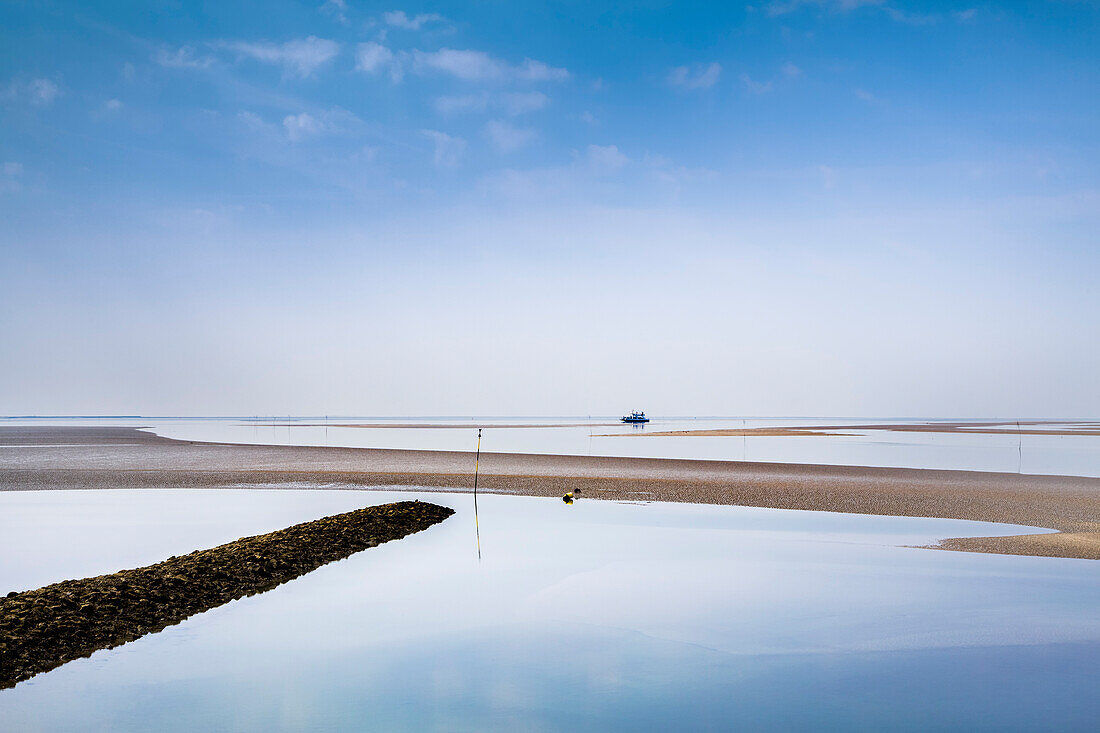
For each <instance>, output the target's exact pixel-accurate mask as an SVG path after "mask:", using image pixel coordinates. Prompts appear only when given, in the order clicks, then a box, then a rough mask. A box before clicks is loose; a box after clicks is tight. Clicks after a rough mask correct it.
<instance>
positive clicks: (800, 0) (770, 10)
mask: <svg viewBox="0 0 1100 733" xmlns="http://www.w3.org/2000/svg"><path fill="white" fill-rule="evenodd" d="M885 1H886V0H774V1H773V2H770V3H768V4H767V5H766V6H765V8H764V9H765V11H766V12H767V14H768V15H773V16H774V15H786V14H788V13H793V12H794V11H796V10H798V9H800V8H803V7H808V6H809V7H819V8H825V9H827V10H831V11H834V12H841V13H843V12H847V11H849V10H856V9H857V8H863V7H875V6H879V5H883V4H884V3H885Z"/></svg>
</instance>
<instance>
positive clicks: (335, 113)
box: [237, 107, 365, 143]
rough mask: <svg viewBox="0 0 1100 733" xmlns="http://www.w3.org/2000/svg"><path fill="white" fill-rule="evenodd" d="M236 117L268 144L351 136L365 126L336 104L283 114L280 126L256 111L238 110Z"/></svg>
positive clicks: (258, 138) (255, 136)
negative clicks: (326, 108) (330, 136)
mask: <svg viewBox="0 0 1100 733" xmlns="http://www.w3.org/2000/svg"><path fill="white" fill-rule="evenodd" d="M237 119H238V120H240V121H241V122H242V123H244V125H245V126H246V127H248V128H249V130H250V132H251V135H252V136H253V137H254V138H255V139H257V140H266V141H267V142H268V143H275V142H287V141H289V142H292V143H297V142H302V141H304V140H307V139H308V138H311V137H317V136H319V135H352V134H355V133H359V132H362V131H363V129H364V128H365V124H364V122H363V121H362V120H361V119H359V118H358V117H356V116H355V115H354V114H352V113H351V112H348V111H347V110H344V109H340V108H339V107H334V108H332V109H328V110H311V111H309V112H299V113H298V114H292V115H286V116H285V117H283V119H282V123H281V125H280V124H278V123H269V122H267V121H266V120H264V119H263V118H262V117H260V116H259V115H258V114H256V113H255V112H238V113H237Z"/></svg>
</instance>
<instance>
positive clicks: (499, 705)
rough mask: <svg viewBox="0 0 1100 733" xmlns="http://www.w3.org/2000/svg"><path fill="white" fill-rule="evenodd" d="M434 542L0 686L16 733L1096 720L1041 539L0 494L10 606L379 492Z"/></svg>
mask: <svg viewBox="0 0 1100 733" xmlns="http://www.w3.org/2000/svg"><path fill="white" fill-rule="evenodd" d="M411 497H418V498H422V499H426V500H430V501H434V502H437V503H441V504H447V505H450V506H453V507H455V508H456V509H457V510H458V513H457V514H456V515H455V516H453V517H451V518H450V519H448V520H447V521H445V522H444V523H442V524H441V525H438V526H436V527H433V528H431V529H429V530H427V531H425V532H422V533H419V534H417V535H414V536H412V537H409V538H406V539H404V540H401V541H400V542H393V543H389V544H386V545H384V546H382V547H379V548H377V549H374V550H370V551H367V552H363V553H360V554H358V555H355V556H353V557H351V558H348V559H346V560H344V561H341V562H338V563H334V564H331V565H328V566H325V567H324V568H321V569H320V570H318V571H315V572H313V573H311V574H309V575H307V576H305V577H303V578H300V579H298V580H296V581H293V582H291V583H288V584H286V585H283V586H280V587H279V588H277V589H275V590H273V591H271V592H268V593H265V594H262V595H259V596H255V597H252V598H246V599H242V600H240V601H235V602H233V603H230V604H228V605H226V606H223V607H221V608H218V609H215V610H213V611H210V612H208V613H205V614H201V615H199V616H196V617H193V618H191V619H189V620H188V621H186V622H184V623H182V624H180V625H178V626H175V627H171V628H169V629H167V630H165V631H164V632H161V633H159V634H154V635H151V636H147V637H144V638H143V639H140V640H138V641H137V642H133V643H131V644H127V645H125V646H123V647H120V648H118V649H115V650H109V651H102V652H97V653H96V654H95V655H93V656H92V657H91V658H89V659H85V660H79V661H77V662H73V663H71V664H68V665H66V666H64V667H61V668H59V669H57V670H54V671H53V672H50V673H48V674H46V675H41V676H39V677H37V678H35V679H34V680H32V681H30V682H27V683H22V684H20V685H19V686H18V687H16V688H15V689H13V690H7V691H3V692H0V729H3V730H13V731H16V730H17V731H22V730H31V731H33V730H51V731H56V730H74V731H75V730H111V731H131V730H132V731H138V730H169V731H177V730H178V731H192V730H265V731H267V730H303V729H323V730H334V731H343V730H349V731H351V730H516V729H522V730H594V731H595V730H669V729H682V730H708V729H709V730H729V729H731V728H748V729H757V730H761V729H762V730H789V729H791V728H803V729H810V728H812V729H817V730H821V729H834V730H836V729H848V730H850V729H865V730H936V729H941V730H949V729H954V730H1029V729H1031V730H1034V729H1040V728H1042V729H1062V730H1095V727H1094V726H1095V722H1096V720H1098V719H1100V699H1098V696H1097V695H1096V694H1095V672H1096V670H1097V668H1098V663H1100V619H1098V616H1097V614H1096V611H1095V609H1096V608H1097V607H1100V571H1098V570H1097V567H1098V565H1097V563H1095V562H1092V561H1084V560H1062V559H1049V558H1029V557H1009V556H992V555H979V554H968V553H949V552H938V551H930V550H921V549H911V548H908V547H903V546H902V545H919V544H925V543H928V542H933V541H935V540H937V539H940V538H943V537H947V536H962V535H991V534H1015V533H1019V532H1024V531H1036V530H1034V529H1031V528H1020V527H1012V526H1006V525H991V524H986V523H980V522H964V521H956V520H932V519H916V518H894V517H870V516H855V515H844V514H828V513H820V512H792V511H781V510H771V509H752V508H743V507H712V506H697V505H675V504H671V505H670V504H657V503H653V504H626V503H614V502H597V501H591V500H583V499H582V500H581V501H579V502H578V503H577V504H575V505H573V506H566V505H565V504H563V503H562V502H561V501H559V500H549V499H540V498H530V497H512V496H493V495H490V496H483V497H481V498H480V499H479V502H480V510H481V511H480V520H481V521H480V526H481V540H482V550H483V558H482V560H481V561H480V562H479V561H478V559H477V554H476V548H475V541H474V533H473V516H472V506H471V497H470V496H469V495H466V494H415V493H410V492H408V491H400V492H397V491H395V492H385V491H379V492H363V491H300V490H271V491H233V490H205V491H164V490H161V491H101V492H10V493H2V492H0V558H2V564H0V592H7V591H8V590H11V589H16V590H21V589H24V588H28V587H36V586H38V585H41V584H44V583H48V582H53V581H56V580H60V579H62V578H67V577H77V576H81V575H87V574H93V573H99V572H107V571H111V570H116V569H118V568H120V567H127V566H134V565H140V564H146V563H150V562H155V561H158V560H161V559H164V558H165V557H167V556H169V555H172V554H178V553H180V552H183V551H188V550H190V549H195V548H196V547H204V546H210V545H213V544H217V543H220V542H224V541H227V540H231V539H235V538H236V537H239V536H241V535H242V534H248V533H255V532H263V531H268V530H271V529H276V528H279V527H283V526H286V525H288V524H291V523H293V522H298V521H305V520H308V519H312V518H316V517H319V516H323V515H325V514H330V513H333V512H337V511H343V510H348V509H352V508H355V507H359V506H363V505H365V504H370V503H381V502H384V501H393V500H397V499H402V498H411Z"/></svg>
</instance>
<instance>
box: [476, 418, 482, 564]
mask: <svg viewBox="0 0 1100 733" xmlns="http://www.w3.org/2000/svg"><path fill="white" fill-rule="evenodd" d="M480 461H481V428H478V429H477V453H476V454H474V534H476V535H477V561H478V562H481V527H480V526H478V523H477V467H478V463H480Z"/></svg>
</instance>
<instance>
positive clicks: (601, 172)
mask: <svg viewBox="0 0 1100 733" xmlns="http://www.w3.org/2000/svg"><path fill="white" fill-rule="evenodd" d="M585 152H586V155H585V157H586V159H587V161H588V167H589V169H590V170H591V171H592V172H593V173H594V174H596V175H598V176H609V175H612V174H613V173H616V172H618V171H619V170H620V169H622V167H623V166H625V165H626V164H627V163H629V162H630V158H628V157H626V155H624V154H623V153H621V152H619V148H618V147H617V146H615V145H589V146H588V149H587V150H586V151H585Z"/></svg>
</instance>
